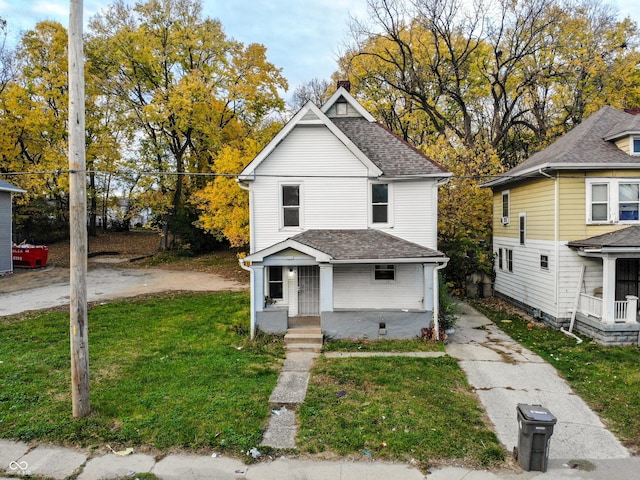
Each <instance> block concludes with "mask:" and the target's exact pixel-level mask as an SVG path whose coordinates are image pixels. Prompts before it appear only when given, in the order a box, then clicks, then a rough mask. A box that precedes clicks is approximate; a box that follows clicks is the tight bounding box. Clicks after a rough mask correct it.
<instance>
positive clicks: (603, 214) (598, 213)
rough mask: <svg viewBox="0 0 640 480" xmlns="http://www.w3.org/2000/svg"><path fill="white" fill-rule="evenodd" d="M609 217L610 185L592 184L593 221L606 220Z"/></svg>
mask: <svg viewBox="0 0 640 480" xmlns="http://www.w3.org/2000/svg"><path fill="white" fill-rule="evenodd" d="M608 219H609V185H608V184H606V183H594V184H592V185H591V221H592V222H606V221H607V220H608Z"/></svg>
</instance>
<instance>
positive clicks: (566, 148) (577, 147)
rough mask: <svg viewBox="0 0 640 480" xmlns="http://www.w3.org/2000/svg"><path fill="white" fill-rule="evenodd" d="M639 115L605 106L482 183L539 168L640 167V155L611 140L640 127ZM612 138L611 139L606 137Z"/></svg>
mask: <svg viewBox="0 0 640 480" xmlns="http://www.w3.org/2000/svg"><path fill="white" fill-rule="evenodd" d="M639 121H640V117H638V116H635V115H631V114H629V113H626V112H623V111H621V110H617V109H615V108H613V107H609V106H606V107H602V108H601V109H600V110H598V111H597V112H596V113H594V114H593V115H591V116H590V117H589V118H587V119H586V120H585V121H584V122H582V123H581V124H580V125H578V126H576V127H575V128H574V129H573V130H571V131H570V132H568V133H567V134H565V135H564V136H563V137H561V138H559V139H558V140H556V141H555V142H554V143H552V144H551V145H549V146H548V147H547V148H545V149H544V150H541V151H540V152H538V153H535V154H534V155H532V156H531V157H529V158H528V159H527V160H525V161H524V162H522V163H521V164H520V165H518V166H517V167H514V168H512V169H511V170H509V171H508V172H506V173H504V174H503V175H501V176H500V177H498V178H496V179H495V180H491V181H489V182H486V183H485V184H483V186H486V187H491V186H495V185H503V184H506V183H510V182H513V181H518V180H520V179H521V178H522V177H525V176H529V175H535V174H536V173H537V172H538V171H539V170H540V169H551V170H554V169H600V168H630V169H638V168H640V156H633V155H630V154H628V153H626V152H623V151H622V150H620V149H619V148H618V147H617V146H616V145H615V143H614V142H613V141H611V139H613V138H615V136H616V135H618V134H621V133H623V132H628V131H629V129H630V128H631V129H633V128H636V127H640V123H638V122H639ZM606 139H609V140H606Z"/></svg>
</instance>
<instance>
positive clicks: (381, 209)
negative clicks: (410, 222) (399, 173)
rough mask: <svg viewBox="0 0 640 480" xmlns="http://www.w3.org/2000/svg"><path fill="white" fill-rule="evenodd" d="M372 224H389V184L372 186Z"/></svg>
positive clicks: (374, 184) (373, 184)
mask: <svg viewBox="0 0 640 480" xmlns="http://www.w3.org/2000/svg"><path fill="white" fill-rule="evenodd" d="M371 222H372V223H389V184H388V183H372V184H371Z"/></svg>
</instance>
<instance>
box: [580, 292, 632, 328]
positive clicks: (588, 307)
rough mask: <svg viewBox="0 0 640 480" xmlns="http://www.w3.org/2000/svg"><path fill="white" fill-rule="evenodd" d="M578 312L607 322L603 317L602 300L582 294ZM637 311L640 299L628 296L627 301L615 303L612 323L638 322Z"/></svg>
mask: <svg viewBox="0 0 640 480" xmlns="http://www.w3.org/2000/svg"><path fill="white" fill-rule="evenodd" d="M578 311H579V312H580V313H582V314H584V315H590V316H592V317H595V318H598V319H600V320H601V321H604V322H606V321H607V319H605V318H603V315H602V299H601V298H598V297H592V296H591V295H587V294H584V293H581V294H580V298H579V300H578ZM637 311H638V297H634V296H632V295H628V296H627V299H626V300H622V301H616V302H614V318H613V319H612V320H610V321H612V322H624V323H633V322H636V321H637V319H636V316H637Z"/></svg>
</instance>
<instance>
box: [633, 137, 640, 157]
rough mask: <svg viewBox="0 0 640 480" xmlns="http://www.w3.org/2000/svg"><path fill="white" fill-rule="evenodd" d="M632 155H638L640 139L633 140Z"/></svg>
mask: <svg viewBox="0 0 640 480" xmlns="http://www.w3.org/2000/svg"><path fill="white" fill-rule="evenodd" d="M632 153H634V154H636V155H638V154H640V137H634V138H633V151H632Z"/></svg>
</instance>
